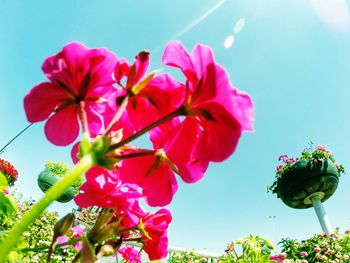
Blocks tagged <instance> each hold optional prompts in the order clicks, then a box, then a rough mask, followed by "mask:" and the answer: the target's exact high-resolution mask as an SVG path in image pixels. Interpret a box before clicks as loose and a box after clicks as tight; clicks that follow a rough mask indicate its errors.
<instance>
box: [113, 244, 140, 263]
mask: <svg viewBox="0 0 350 263" xmlns="http://www.w3.org/2000/svg"><path fill="white" fill-rule="evenodd" d="M118 254H120V255H122V257H123V258H124V259H125V260H126V261H127V262H129V263H141V257H140V253H139V251H137V250H136V249H135V248H134V247H133V246H130V245H127V244H125V245H123V247H121V248H119V249H118Z"/></svg>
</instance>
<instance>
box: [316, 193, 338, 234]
mask: <svg viewBox="0 0 350 263" xmlns="http://www.w3.org/2000/svg"><path fill="white" fill-rule="evenodd" d="M311 202H312V205H313V206H314V208H315V211H316V214H317V217H318V221H320V224H321V227H322V230H323V232H325V233H326V234H327V235H329V234H330V233H332V232H333V230H332V226H331V223H330V221H329V218H328V215H327V214H326V211H325V210H324V208H323V205H322V203H321V200H320V198H319V197H318V196H317V195H315V196H313V197H312V198H311Z"/></svg>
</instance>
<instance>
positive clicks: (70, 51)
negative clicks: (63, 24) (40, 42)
mask: <svg viewBox="0 0 350 263" xmlns="http://www.w3.org/2000/svg"><path fill="white" fill-rule="evenodd" d="M117 61H118V59H117V57H116V56H115V55H114V54H113V53H111V52H109V51H107V50H106V49H103V48H98V49H88V48H87V47H85V46H83V45H82V44H79V43H70V44H68V45H66V46H65V47H64V48H63V50H62V51H61V52H59V53H58V54H56V55H54V56H52V57H49V58H47V59H46V60H45V61H44V63H43V65H42V70H43V71H44V73H45V75H46V76H47V77H48V79H49V80H50V81H49V82H42V83H40V84H38V85H36V86H35V87H34V88H32V90H31V91H30V92H29V93H28V94H27V95H26V96H25V98H24V109H25V112H26V115H27V119H28V121H29V122H31V123H34V122H39V121H43V120H46V119H47V122H46V124H45V135H46V137H47V139H48V140H49V141H50V142H52V143H53V144H55V145H62V146H65V145H68V144H70V143H72V142H73V141H74V140H75V139H76V138H77V137H78V135H79V122H78V115H79V112H80V110H81V109H82V108H83V109H84V110H85V112H86V115H87V124H88V129H89V131H90V132H91V133H93V134H99V133H100V132H101V129H102V128H103V123H102V117H101V114H102V113H103V112H104V111H105V110H106V107H107V101H108V99H109V95H111V94H112V93H113V92H114V90H115V88H114V87H113V86H112V84H113V83H114V82H115V81H114V80H113V79H112V73H113V70H114V67H115V65H116V63H117Z"/></svg>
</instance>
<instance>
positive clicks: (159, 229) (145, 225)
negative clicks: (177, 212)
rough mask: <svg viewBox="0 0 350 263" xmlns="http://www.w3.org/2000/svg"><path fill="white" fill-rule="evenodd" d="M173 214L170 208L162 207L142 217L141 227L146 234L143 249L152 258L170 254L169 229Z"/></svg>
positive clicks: (143, 239)
mask: <svg viewBox="0 0 350 263" xmlns="http://www.w3.org/2000/svg"><path fill="white" fill-rule="evenodd" d="M171 220H172V218H171V214H170V211H169V210H168V209H160V210H158V211H157V212H156V213H154V214H152V213H148V214H147V215H145V216H144V217H142V218H141V219H140V228H141V229H142V231H141V232H142V233H143V234H144V235H143V237H142V242H143V244H144V246H143V250H144V251H145V252H146V253H147V254H148V257H149V259H150V260H156V259H162V258H165V257H166V256H167V254H168V236H167V230H168V226H169V224H170V222H171Z"/></svg>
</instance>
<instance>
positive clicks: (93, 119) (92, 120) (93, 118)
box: [85, 104, 102, 135]
mask: <svg viewBox="0 0 350 263" xmlns="http://www.w3.org/2000/svg"><path fill="white" fill-rule="evenodd" d="M85 105H86V106H87V107H85V111H86V116H87V123H88V128H89V131H90V132H91V133H92V134H93V135H98V134H100V133H101V130H102V120H101V117H100V114H98V112H96V111H95V110H94V104H91V105H88V104H85Z"/></svg>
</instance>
